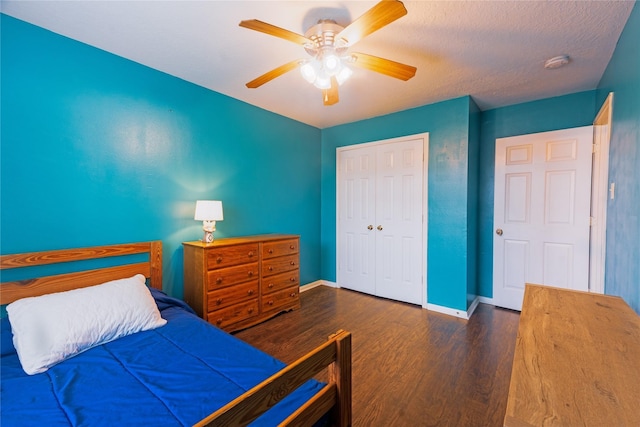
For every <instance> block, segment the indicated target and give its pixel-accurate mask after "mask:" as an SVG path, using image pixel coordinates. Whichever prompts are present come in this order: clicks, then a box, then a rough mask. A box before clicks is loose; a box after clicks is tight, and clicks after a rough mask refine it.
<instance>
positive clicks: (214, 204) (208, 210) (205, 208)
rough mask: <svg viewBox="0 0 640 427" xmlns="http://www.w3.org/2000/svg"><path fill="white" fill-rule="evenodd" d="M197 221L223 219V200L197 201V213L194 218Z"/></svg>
mask: <svg viewBox="0 0 640 427" xmlns="http://www.w3.org/2000/svg"><path fill="white" fill-rule="evenodd" d="M193 219H195V220H197V221H222V220H223V219H224V218H223V215H222V202H221V201H220V200H198V201H196V214H195V217H194V218H193Z"/></svg>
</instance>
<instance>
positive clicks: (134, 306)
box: [7, 274, 167, 375]
mask: <svg viewBox="0 0 640 427" xmlns="http://www.w3.org/2000/svg"><path fill="white" fill-rule="evenodd" d="M7 313H8V315H9V322H10V323H11V331H12V333H13V345H14V347H15V348H16V352H17V353H18V358H19V359H20V363H21V364H22V369H24V371H25V372H26V373H27V374H29V375H33V374H38V373H41V372H45V371H46V370H47V369H49V368H50V367H51V366H53V365H55V364H56V363H59V362H62V361H63V360H65V359H67V358H69V357H72V356H75V355H76V354H78V353H80V352H83V351H85V350H88V349H90V348H92V347H95V346H97V345H100V344H104V343H107V342H109V341H113V340H115V339H117V338H120V337H123V336H125V335H130V334H133V333H135V332H140V331H146V330H149V329H154V328H157V327H159V326H163V325H164V324H166V323H167V321H166V320H165V319H163V318H162V317H161V316H160V312H159V311H158V307H157V305H156V303H155V301H154V299H153V297H152V296H151V292H150V291H149V289H148V288H147V286H146V284H145V278H144V276H143V275H142V274H137V275H135V276H133V277H130V278H128V279H120V280H113V281H111V282H106V283H103V284H101V285H96V286H90V287H87V288H81V289H74V290H72V291H66V292H58V293H54V294H48V295H42V296H39V297H32V298H23V299H21V300H18V301H15V302H13V303H11V304H9V305H8V306H7Z"/></svg>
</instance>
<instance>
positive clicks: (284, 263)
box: [262, 254, 298, 276]
mask: <svg viewBox="0 0 640 427" xmlns="http://www.w3.org/2000/svg"><path fill="white" fill-rule="evenodd" d="M296 268H298V254H295V255H288V256H283V257H279V258H271V259H266V260H263V261H262V276H271V275H273V274H278V273H284V272H285V271H289V270H294V269H296Z"/></svg>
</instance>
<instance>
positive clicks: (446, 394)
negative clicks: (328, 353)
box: [235, 286, 519, 427]
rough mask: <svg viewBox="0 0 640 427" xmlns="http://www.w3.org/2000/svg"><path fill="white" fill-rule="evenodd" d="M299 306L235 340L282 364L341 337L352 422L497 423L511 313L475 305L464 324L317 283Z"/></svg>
mask: <svg viewBox="0 0 640 427" xmlns="http://www.w3.org/2000/svg"><path fill="white" fill-rule="evenodd" d="M301 300H302V301H301V303H302V308H301V309H300V310H296V311H293V312H289V313H283V314H281V315H279V316H277V317H276V318H274V319H272V320H269V321H268V322H265V323H263V324H260V325H257V326H254V327H252V328H250V329H246V330H244V331H240V332H238V333H236V334H235V335H236V336H237V337H238V338H240V339H242V340H244V341H246V342H248V343H250V344H252V345H253V346H255V347H257V348H260V349H262V350H263V351H265V352H267V353H269V354H271V355H273V356H275V357H277V358H278V359H280V360H282V361H283V362H285V363H290V362H292V361H294V360H295V359H297V358H298V357H300V356H302V355H304V354H305V353H306V352H308V351H310V350H311V349H312V348H313V347H315V346H317V345H319V344H321V343H322V342H324V341H325V340H326V338H327V336H329V335H330V334H332V333H334V332H336V331H337V330H339V329H345V330H347V331H349V332H351V333H352V345H353V425H354V426H385V427H386V426H394V427H395V426H482V427H483V426H501V425H502V422H503V418H504V414H505V411H506V405H507V393H508V391H509V378H510V375H511V363H512V360H513V351H514V348H515V340H516V333H517V327H518V320H519V314H518V313H516V312H512V311H508V310H502V309H498V308H494V307H492V306H488V305H484V304H480V306H479V307H478V308H477V309H476V312H475V313H474V314H473V316H472V317H471V319H470V320H469V321H465V320H463V319H458V318H455V317H451V316H447V315H443V314H439V313H435V312H432V311H428V310H425V309H423V308H421V307H419V306H415V305H411V304H404V303H400V302H395V301H390V300H386V299H381V298H376V297H373V296H369V295H365V294H360V293H357V292H353V291H349V290H345V289H333V288H329V287H325V286H320V287H317V288H314V289H311V290H309V291H306V292H303V293H302V294H301ZM320 379H322V378H320Z"/></svg>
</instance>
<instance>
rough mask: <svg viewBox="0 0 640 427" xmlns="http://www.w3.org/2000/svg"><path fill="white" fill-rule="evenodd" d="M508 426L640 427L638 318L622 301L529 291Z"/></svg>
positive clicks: (549, 290) (544, 289) (529, 288)
mask: <svg viewBox="0 0 640 427" xmlns="http://www.w3.org/2000/svg"><path fill="white" fill-rule="evenodd" d="M504 425H505V426H508V427H514V426H515V427H519V426H578V425H579V426H598V427H599V426H617V427H619V426H640V318H639V317H638V315H637V314H636V313H635V312H634V311H633V310H632V309H631V308H630V307H629V306H628V305H627V304H626V303H625V302H624V301H623V300H622V299H621V298H618V297H612V296H606V295H599V294H591V293H586V292H579V291H571V290H566V289H557V288H551V287H546V286H536V285H527V286H526V290H525V296H524V302H523V307H522V315H521V317H520V326H519V329H518V337H517V344H516V349H515V355H514V361H513V371H512V374H511V385H510V390H509V400H508V405H507V413H506V417H505V422H504Z"/></svg>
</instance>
